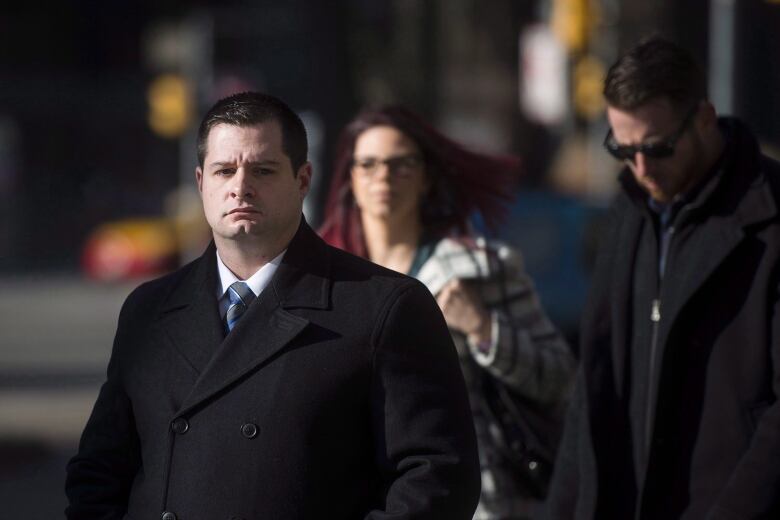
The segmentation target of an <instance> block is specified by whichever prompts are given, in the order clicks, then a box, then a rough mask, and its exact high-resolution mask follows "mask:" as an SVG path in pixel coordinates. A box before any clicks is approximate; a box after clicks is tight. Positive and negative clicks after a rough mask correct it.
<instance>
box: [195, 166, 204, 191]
mask: <svg viewBox="0 0 780 520" xmlns="http://www.w3.org/2000/svg"><path fill="white" fill-rule="evenodd" d="M195 182H196V183H197V184H198V193H200V196H201V197H203V169H202V168H201V167H200V166H197V167H196V168H195Z"/></svg>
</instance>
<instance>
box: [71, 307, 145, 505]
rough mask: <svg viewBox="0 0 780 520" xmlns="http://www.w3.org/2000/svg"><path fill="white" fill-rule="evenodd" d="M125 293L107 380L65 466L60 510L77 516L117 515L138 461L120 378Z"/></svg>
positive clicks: (126, 312)
mask: <svg viewBox="0 0 780 520" xmlns="http://www.w3.org/2000/svg"><path fill="white" fill-rule="evenodd" d="M131 298H132V296H131V297H130V298H128V301H127V302H125V305H124V306H123V308H122V312H121V313H120V317H119V326H118V327H117V333H116V337H115V339H114V347H113V350H112V353H111V359H110V361H109V364H108V371H107V378H106V382H105V383H104V384H103V386H102V387H101V389H100V393H99V395H98V398H97V402H96V403H95V406H94V408H93V410H92V414H91V416H90V418H89V421H88V422H87V425H86V427H85V429H84V432H83V434H82V436H81V441H80V443H79V450H78V453H77V454H76V456H75V457H73V458H72V459H71V460H70V462H69V463H68V466H67V477H66V481H65V493H66V495H67V497H68V502H69V505H68V507H67V508H66V510H65V515H66V517H67V518H69V519H74V520H75V519H78V520H98V519H99V520H113V519H117V520H118V519H120V518H122V516H123V515H124V514H125V512H126V510H127V500H128V495H129V491H130V486H131V484H132V482H133V478H134V477H135V475H136V473H137V472H138V469H139V467H140V464H141V463H140V453H139V441H138V435H137V432H136V427H135V421H134V419H133V411H132V406H131V403H130V400H129V398H128V396H127V395H126V393H125V391H124V388H123V384H122V378H121V370H120V365H121V357H122V346H123V344H124V343H125V339H124V338H125V337H126V336H127V334H128V330H129V329H130V323H129V322H130V321H131V320H130V319H129V318H128V316H129V315H130V314H131V311H130V310H129V308H130V307H132V305H131V304H130V303H129V302H130V300H131Z"/></svg>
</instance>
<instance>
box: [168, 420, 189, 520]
mask: <svg viewBox="0 0 780 520" xmlns="http://www.w3.org/2000/svg"><path fill="white" fill-rule="evenodd" d="M189 429H190V423H188V422H187V419H185V418H184V417H177V418H176V419H174V420H173V421H171V430H173V433H177V434H179V435H181V434H182V433H186V431H187V430H189ZM165 520H175V519H165Z"/></svg>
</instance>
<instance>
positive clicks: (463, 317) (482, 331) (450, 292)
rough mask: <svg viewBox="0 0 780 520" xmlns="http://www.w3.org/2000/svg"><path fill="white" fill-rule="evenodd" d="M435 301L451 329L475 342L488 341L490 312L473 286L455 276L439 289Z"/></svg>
mask: <svg viewBox="0 0 780 520" xmlns="http://www.w3.org/2000/svg"><path fill="white" fill-rule="evenodd" d="M436 302H437V303H438V304H439V307H441V312H442V314H444V319H445V320H446V321H447V325H449V327H450V328H451V329H454V330H457V331H458V332H462V333H463V334H465V335H466V336H468V338H469V341H471V342H473V343H475V344H479V343H484V342H488V341H490V329H491V326H490V313H488V311H487V309H485V306H484V305H483V304H482V300H481V299H480V297H479V295H478V294H477V291H476V290H474V288H473V287H470V286H469V285H468V284H467V283H466V282H464V281H463V280H459V279H457V278H456V279H454V280H452V281H450V282H448V283H447V285H445V286H444V288H443V289H442V290H441V291H439V294H438V295H436Z"/></svg>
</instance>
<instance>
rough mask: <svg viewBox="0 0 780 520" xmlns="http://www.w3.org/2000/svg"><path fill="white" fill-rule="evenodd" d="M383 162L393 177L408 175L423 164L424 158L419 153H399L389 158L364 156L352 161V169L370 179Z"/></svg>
mask: <svg viewBox="0 0 780 520" xmlns="http://www.w3.org/2000/svg"><path fill="white" fill-rule="evenodd" d="M383 164H384V165H386V166H387V169H388V171H389V172H390V175H392V176H393V177H408V176H409V175H411V174H412V173H414V172H415V171H416V170H417V169H418V168H420V167H421V166H422V164H423V159H422V157H420V156H419V155H417V154H409V155H397V156H395V157H388V158H387V159H379V158H376V157H364V158H360V159H355V160H353V161H352V171H353V172H355V173H356V174H357V175H359V176H360V177H362V178H365V179H370V178H373V176H374V175H375V174H376V172H377V171H379V167H380V166H381V165H383Z"/></svg>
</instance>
